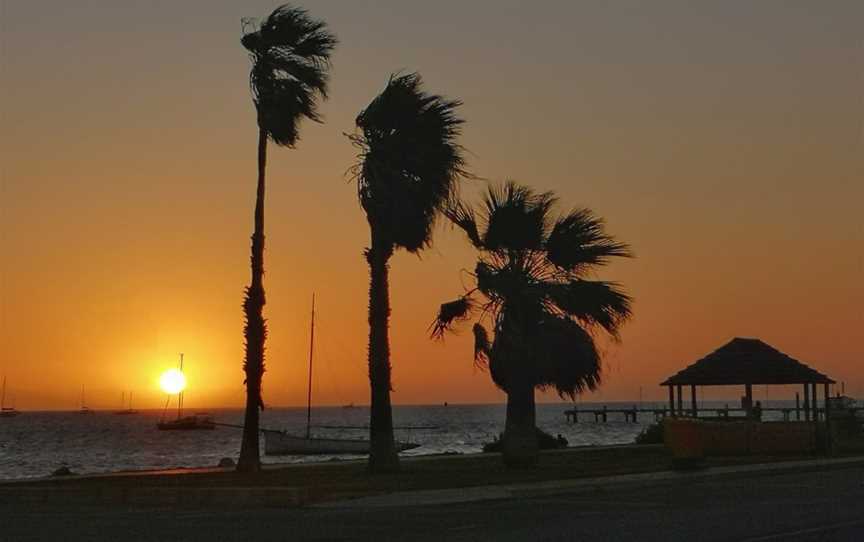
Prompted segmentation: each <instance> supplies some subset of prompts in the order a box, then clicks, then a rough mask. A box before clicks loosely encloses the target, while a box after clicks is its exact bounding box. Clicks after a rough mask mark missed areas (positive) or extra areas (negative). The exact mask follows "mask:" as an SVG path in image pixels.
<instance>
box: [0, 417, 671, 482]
mask: <svg viewBox="0 0 864 542" xmlns="http://www.w3.org/2000/svg"><path fill="white" fill-rule="evenodd" d="M603 405H604V404H602V403H591V404H589V403H584V404H582V405H580V408H584V409H588V408H602V407H603ZM605 405H606V406H608V407H609V408H610V409H613V408H632V407H633V406H634V403H605ZM642 406H643V407H644V408H653V407H654V406H657V407H659V408H662V406H661V405H659V404H658V405H653V404H652V405H649V404H647V403H645V404H643V405H642ZM568 408H571V405H569V404H563V403H562V404H538V405H537V425H538V426H539V427H540V428H542V429H543V430H545V431H546V432H548V433H551V434H552V435H558V434H561V435H563V436H564V437H565V438H566V439H567V440H568V441H569V445H570V446H592V445H611V444H628V443H632V442H633V441H634V439H635V438H636V435H638V434H639V432H640V431H642V429H644V428H645V427H646V426H648V425H649V424H651V423H652V422H653V421H654V418H653V416H652V415H651V414H647V413H646V414H641V415H640V417H639V420H638V422H637V423H632V422H625V421H624V417H623V415H621V414H610V415H609V418H608V422H607V423H595V422H594V421H593V416H589V415H587V414H583V415H582V416H581V417H580V420H579V423H575V424H574V423H568V422H567V420H566V419H565V416H564V411H565V410H567V409H568ZM190 413H191V412H190ZM210 413H211V414H212V415H213V416H214V418H215V420H216V421H217V422H219V423H226V424H237V425H239V424H242V423H243V411H242V410H240V409H225V410H214V411H211V412H210ZM504 414H505V407H504V405H450V406H443V405H437V406H395V407H394V408H393V417H394V424H395V425H396V426H397V430H396V438H397V440H401V441H410V442H414V443H417V444H420V446H419V447H418V448H415V449H413V450H409V451H406V452H403V455H404V456H416V455H429V454H442V453H464V454H467V453H478V452H480V451H481V450H482V447H483V444H484V443H487V442H490V441H492V440H493V438H494V437H496V436H497V435H498V434H499V433H500V432H501V431H502V430H503V427H504ZM161 415H162V412H161V411H156V410H152V411H147V410H144V411H141V412H140V413H138V414H134V415H129V416H117V415H115V414H114V413H113V412H110V411H105V412H103V411H94V412H93V413H91V414H81V413H79V412H23V413H22V414H21V415H20V416H17V417H14V418H0V479H17V478H30V477H39V476H47V475H50V474H51V473H52V472H53V471H55V470H56V469H57V468H59V467H61V466H66V467H68V468H69V469H70V470H72V471H73V472H75V473H78V474H90V473H104V472H116V471H126V470H142V469H168V468H174V467H207V466H215V465H217V464H218V462H219V460H220V459H222V458H224V457H230V458H233V459H235V460H236V458H237V455H238V453H239V451H240V435H241V430H240V429H236V428H230V427H218V428H217V429H215V430H213V431H159V430H157V429H156V422H157V421H158V420H159V418H160V417H161ZM368 419H369V409H368V407H362V406H358V407H353V408H343V407H315V408H313V409H312V424H313V430H312V432H313V435H314V436H320V437H344V438H367V436H368V431H367V430H365V429H362V428H358V429H352V428H348V429H346V428H326V427H315V426H354V427H362V426H365V425H366V424H367V423H368ZM305 424H306V409H305V408H272V409H267V410H265V411H264V412H263V414H262V422H261V426H262V427H263V428H268V429H285V430H288V431H289V432H292V433H295V434H298V435H302V434H304V432H305ZM399 427H404V429H403V428H399ZM417 427H420V428H419V429H418V428H417ZM261 449H262V453H263V440H262V448H261ZM356 457H357V456H277V457H268V456H262V460H263V461H264V462H266V463H297V462H310V461H332V460H340V459H347V458H356Z"/></svg>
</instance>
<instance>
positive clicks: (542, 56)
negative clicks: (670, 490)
mask: <svg viewBox="0 0 864 542" xmlns="http://www.w3.org/2000/svg"><path fill="white" fill-rule="evenodd" d="M240 4H241V3H238V2H229V1H222V2H210V1H208V2H204V1H203V0H202V1H196V2H192V1H189V2H180V3H177V2H171V1H168V0H160V1H154V2H148V3H130V2H114V1H110V0H100V1H95V0H87V1H84V0H82V1H81V2H76V3H74V4H73V3H44V2H21V1H19V2H16V1H8V2H2V3H0V6H2V10H3V11H2V12H0V25H2V29H0V30H2V31H0V35H2V81H0V82H2V85H0V92H2V94H0V138H2V139H0V144H2V146H0V148H2V154H0V168H2V171H0V173H2V192H0V211H2V217H0V220H2V222H0V226H2V228H0V233H2V237H0V243H2V245H0V258H2V259H0V264H2V269H0V271H2V276H0V295H2V307H0V310H2V321H0V374H5V375H7V376H8V378H9V388H10V390H9V393H10V395H11V396H13V399H14V402H15V404H16V406H17V407H18V408H20V409H30V408H34V409H35V408H74V407H77V406H78V401H79V393H80V386H81V384H82V383H85V384H86V386H87V390H88V391H87V396H88V403H89V405H90V406H91V407H93V408H100V407H102V408H114V407H116V406H118V405H119V402H120V393H121V391H122V390H133V391H134V393H135V396H136V397H137V398H138V399H136V402H137V403H138V404H137V405H136V406H138V407H140V408H145V407H156V406H158V405H160V404H161V402H162V401H163V396H162V395H160V393H159V391H158V389H157V387H156V380H157V378H158V374H159V372H160V371H161V370H162V369H164V368H167V367H169V366H172V365H173V364H174V363H175V362H176V359H177V354H178V353H179V352H185V354H186V360H187V364H188V365H187V368H188V371H187V373H188V376H189V380H190V388H189V393H188V396H187V397H188V398H187V404H189V405H190V406H198V405H200V406H209V407H213V406H220V405H240V404H241V402H242V398H243V387H242V379H243V377H242V372H241V360H242V335H241V326H242V314H241V308H240V303H241V295H242V289H243V287H244V285H245V284H246V283H247V281H248V264H247V262H248V251H249V247H248V237H249V235H250V233H251V218H252V205H253V196H254V181H255V145H256V127H255V123H254V115H253V111H252V104H251V101H250V98H249V94H248V88H247V74H248V61H247V58H246V56H245V54H244V52H243V50H242V48H241V46H240V44H239V37H240V22H239V19H240V17H241V16H248V15H263V14H266V13H267V12H268V11H269V10H270V9H272V7H275V5H277V3H276V2H271V1H257V2H254V1H250V2H243V3H242V5H240ZM463 4H465V3H464V2H457V1H455V0H448V1H444V2H436V3H431V4H428V3H427V4H424V5H422V6H418V5H415V3H413V2H401V1H398V0H387V1H381V2H376V3H371V2H368V3H366V2H356V3H355V2H342V1H338V0H319V1H316V2H314V3H310V4H308V7H309V8H311V9H312V10H313V13H314V15H316V16H319V17H323V18H325V19H326V20H327V21H328V22H329V23H330V25H331V26H332V29H333V30H334V31H335V32H336V33H337V34H338V35H339V37H340V39H341V42H342V43H341V45H340V47H339V49H338V52H337V53H336V55H335V57H334V71H333V81H332V96H331V100H330V101H329V102H327V103H326V104H325V105H324V106H323V108H322V109H323V112H324V114H325V115H326V121H327V122H326V124H324V125H313V124H308V123H307V124H305V125H304V127H303V132H302V137H303V140H302V141H301V143H300V145H299V147H298V149H296V150H294V151H291V150H282V149H276V148H273V147H271V149H272V151H271V159H270V167H269V170H268V175H269V183H270V184H269V187H268V201H267V212H268V217H267V220H268V224H267V242H268V252H267V260H266V268H267V276H266V287H267V292H268V300H269V304H268V306H267V309H266V315H267V317H268V318H269V323H270V341H269V343H268V369H269V370H268V372H267V374H266V375H265V398H266V399H267V400H268V402H270V403H273V404H279V405H282V404H302V403H303V402H304V401H305V378H306V351H307V348H308V343H307V341H308V325H309V321H308V318H309V314H308V312H309V298H310V296H311V293H312V292H313V291H315V292H317V295H318V300H319V320H318V328H317V337H318V338H320V342H319V343H318V346H317V365H316V383H315V397H316V401H317V402H320V403H322V404H342V403H347V402H352V401H353V402H355V403H365V402H367V395H368V382H367V379H366V367H365V364H366V361H365V344H366V335H367V324H366V314H365V311H366V303H367V280H368V271H367V268H366V265H365V262H364V260H363V258H362V250H363V248H364V247H365V246H366V243H367V239H368V230H367V226H366V222H365V219H364V215H363V213H362V211H361V210H360V207H359V205H358V204H357V201H356V194H355V190H354V187H353V186H352V185H350V184H349V183H348V181H347V178H346V177H345V170H346V169H347V168H348V167H349V166H350V165H351V163H352V160H353V155H354V150H353V149H352V147H351V145H350V144H349V143H348V142H347V141H346V140H345V138H344V137H343V135H342V132H345V131H349V130H351V129H352V126H353V118H354V116H355V115H356V113H357V112H358V111H359V110H360V109H361V108H362V107H363V106H364V105H365V104H366V103H368V101H369V100H370V99H371V98H372V97H373V96H374V94H375V93H376V92H378V91H379V90H380V88H381V87H382V86H383V84H384V82H385V81H386V78H387V76H388V74H389V73H390V72H391V71H395V70H399V69H403V68H405V69H417V70H420V71H421V72H422V74H423V75H424V77H425V79H426V82H427V85H428V88H429V89H430V90H432V91H435V92H443V93H446V94H448V95H450V96H453V97H458V98H461V99H463V100H464V101H465V106H464V108H463V111H462V113H463V115H464V116H465V118H466V119H467V121H468V123H467V124H466V126H465V136H464V140H463V143H464V145H465V146H466V147H467V148H468V149H469V150H470V151H471V153H472V154H471V158H470V160H471V167H472V170H473V172H474V173H476V174H478V175H480V176H482V177H484V178H488V179H492V180H501V179H504V178H514V179H517V180H519V181H520V182H523V183H527V184H531V185H533V186H535V187H536V188H538V189H541V190H555V191H556V192H558V194H559V195H560V196H561V198H562V201H563V202H564V203H565V204H567V205H574V206H576V205H579V206H590V207H591V208H593V209H594V210H595V211H596V212H597V213H599V214H600V215H602V216H604V217H606V218H607V220H608V224H609V229H610V231H611V232H612V233H614V234H616V235H617V236H618V237H619V238H621V239H622V240H625V241H627V242H629V243H631V244H632V245H633V248H634V250H635V252H636V253H637V255H638V258H637V259H635V260H632V261H627V262H620V263H616V264H615V265H613V266H612V267H610V268H609V269H607V270H605V271H603V272H602V275H601V277H602V278H608V279H614V280H619V281H621V282H622V283H624V285H625V286H626V287H627V289H628V290H629V292H631V293H632V294H633V296H634V297H635V298H636V304H635V318H634V320H633V322H632V323H631V324H630V325H628V326H627V327H626V328H625V330H624V333H623V343H622V344H620V345H617V346H616V345H612V346H610V348H609V350H608V356H607V364H606V383H605V385H604V386H603V388H602V390H601V391H600V392H599V393H597V394H594V396H593V399H601V400H616V399H634V398H636V397H637V396H638V393H639V388H640V387H643V388H644V396H645V397H646V398H657V399H661V398H663V390H661V389H660V388H659V387H657V383H658V382H659V381H660V380H662V379H663V378H665V377H666V376H668V375H669V374H670V373H672V372H674V371H676V370H678V369H679V368H681V367H683V366H684V365H685V364H686V363H689V362H691V361H693V360H695V359H696V358H698V357H700V356H701V355H703V354H705V353H707V352H709V351H710V350H713V349H714V348H716V347H718V346H720V345H721V344H723V343H725V342H726V341H728V340H729V339H730V338H732V337H734V336H751V337H759V338H762V339H763V340H765V341H767V342H768V343H770V344H772V345H774V346H775V347H777V348H779V349H781V350H783V351H785V352H787V353H788V354H790V355H792V356H794V357H797V358H798V359H800V360H802V361H804V362H806V363H810V364H812V365H813V366H815V367H816V368H818V369H820V370H822V371H824V372H826V373H828V374H829V375H831V376H833V377H834V378H835V379H837V380H838V381H840V380H843V381H846V383H847V391H852V392H853V393H855V394H857V395H858V396H864V371H862V369H861V367H862V357H864V356H862V354H864V346H862V342H861V340H860V338H859V337H858V336H859V335H860V334H861V330H862V329H864V313H862V309H861V307H862V306H864V287H862V286H861V282H862V278H864V266H862V254H864V225H862V223H864V221H862V215H864V213H862V202H864V183H862V182H861V179H862V174H864V167H862V114H864V113H862V111H864V106H862V96H864V80H862V73H864V71H862V65H864V62H862V61H864V51H862V41H861V34H860V29H861V22H862V20H864V5H862V4H861V3H859V2H852V1H850V2H823V3H818V4H817V3H813V2H786V1H784V2H767V1H766V2H759V3H743V2H742V3H735V4H734V5H733V3H727V2H724V3H715V4H712V5H699V6H693V5H691V4H690V3H688V2H661V3H653V2H652V3H650V5H648V4H642V5H640V4H637V3H633V5H631V6H629V7H628V8H626V9H625V7H624V6H623V5H620V4H616V6H603V5H601V6H598V5H597V3H590V4H589V3H584V4H583V3H580V2H565V1H548V2H541V3H539V4H540V6H541V7H536V6H537V3H529V2H518V1H515V0H511V1H498V0H496V1H495V2H492V1H491V0H490V1H484V2H480V1H478V2H471V3H469V4H470V5H468V6H466V5H463ZM532 6H535V7H532ZM483 188H484V186H483V184H482V183H480V182H476V183H474V184H473V185H471V186H468V187H467V188H466V190H465V193H466V195H468V196H473V195H476V194H479V193H480V192H481V191H482V190H483ZM471 267H473V256H472V253H471V251H470V250H469V249H468V247H467V245H466V243H465V242H464V241H463V239H462V237H461V236H460V235H459V234H458V233H457V232H455V231H452V230H451V229H450V228H449V227H441V228H439V231H438V232H437V236H436V243H435V246H434V248H433V249H432V250H431V251H429V252H427V253H425V254H424V255H423V256H422V258H419V259H418V258H416V257H413V256H410V255H407V254H404V253H400V254H397V256H395V257H394V259H393V262H392V266H391V284H392V289H391V300H392V305H393V319H392V328H391V342H392V351H393V365H394V386H395V392H394V395H393V399H394V401H395V402H396V403H430V402H431V403H437V402H442V401H449V402H451V403H457V402H493V401H500V400H501V399H502V394H501V393H500V392H498V391H497V390H496V389H495V388H494V387H493V386H492V384H491V383H490V381H489V378H488V375H486V374H482V373H479V372H477V371H475V370H474V369H473V367H472V363H471V359H470V358H471V352H470V350H471V347H470V344H469V342H470V341H469V337H468V335H469V334H468V333H463V334H462V335H460V336H457V337H449V338H448V339H447V340H446V342H445V343H443V344H441V343H434V342H431V341H429V340H428V338H427V337H428V330H427V327H428V324H429V322H430V321H431V319H432V318H433V316H434V314H435V311H436V308H437V305H438V304H439V303H440V302H441V301H445V300H449V299H451V298H452V297H453V296H454V295H456V294H458V293H460V292H461V289H462V287H461V283H460V276H459V270H460V269H462V268H471ZM718 393H722V392H718ZM737 394H738V390H729V391H728V393H727V395H729V396H735V395H737ZM546 399H548V400H554V399H555V397H554V396H551V395H550V396H548V397H546ZM590 399H592V397H588V398H586V400H590Z"/></svg>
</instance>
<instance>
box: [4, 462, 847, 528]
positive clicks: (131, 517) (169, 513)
mask: <svg viewBox="0 0 864 542" xmlns="http://www.w3.org/2000/svg"><path fill="white" fill-rule="evenodd" d="M0 540H2V541H4V542H5V541H10V542H11V541H19V540H21V541H24V540H65V541H71V540H121V541H131V540H159V541H170V540H190V541H191V540H207V541H216V540H225V541H234V540H254V541H265V540H292V541H293V540H316V541H317V540H337V541H338V540H375V541H386V540H407V541H426V540H430V541H431V540H436V541H437V540H454V541H463V540H464V541H469V540H495V541H510V540H532V541H533V540H579V541H595V540H602V541H606V540H610V541H617V540H621V541H627V542H637V541H647V542H650V541H655V540H656V541H661V540H662V541H664V542H669V541H677V540H686V541H694V542H711V541H748V542H769V541H796V542H799V541H816V540H820V541H821V540H831V541H845V540H849V541H856V542H858V541H861V540H864V468H862V467H856V468H847V469H841V470H832V471H824V472H811V473H794V474H793V473H789V474H774V475H770V476H768V475H761V476H753V477H750V478H746V479H741V478H738V479H736V478H729V479H716V478H715V479H706V480H700V481H698V482H695V483H691V484H689V485H686V486H685V485H681V484H680V483H679V484H677V485H661V486H656V487H642V488H632V487H631V488H615V489H609V490H605V491H598V492H594V493H591V494H585V493H577V494H570V495H556V496H551V497H549V496H547V497H532V498H522V499H507V500H500V501H486V502H473V503H462V504H449V505H436V506H422V507H421V506H410V507H391V508H341V509H333V508H305V509H255V510H213V509H212V508H211V509H208V510H192V509H184V510H171V509H153V508H149V509H135V508H131V509H130V508H111V509H105V508H92V507H81V506H76V505H75V504H74V503H69V506H68V507H63V508H60V507H57V506H53V507H51V508H44V507H42V508H31V507H27V506H24V505H23V504H18V503H15V502H3V503H0Z"/></svg>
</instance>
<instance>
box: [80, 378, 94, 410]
mask: <svg viewBox="0 0 864 542" xmlns="http://www.w3.org/2000/svg"><path fill="white" fill-rule="evenodd" d="M78 412H80V413H81V414H93V411H92V410H90V408H89V407H88V406H87V403H86V402H85V401H84V384H81V409H80V410H79V411H78Z"/></svg>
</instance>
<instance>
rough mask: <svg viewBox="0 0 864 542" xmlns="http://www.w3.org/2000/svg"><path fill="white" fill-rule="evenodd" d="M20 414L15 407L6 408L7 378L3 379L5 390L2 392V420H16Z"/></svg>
mask: <svg viewBox="0 0 864 542" xmlns="http://www.w3.org/2000/svg"><path fill="white" fill-rule="evenodd" d="M18 414H20V412H18V411H17V410H15V407H7V406H6V377H5V376H4V377H3V390H2V391H0V418H14V417H15V416H17V415H18Z"/></svg>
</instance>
